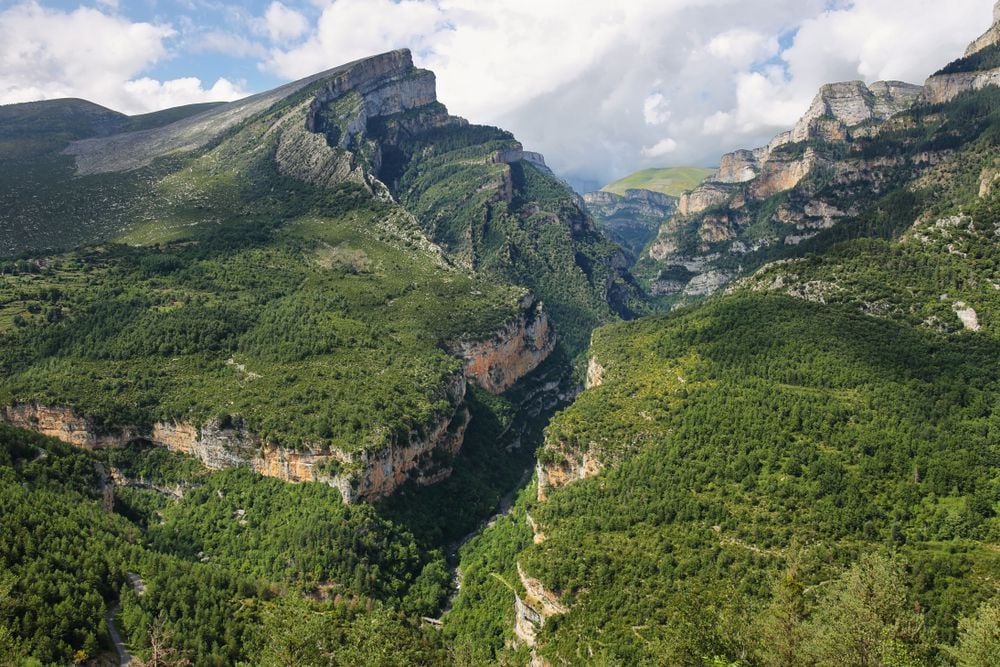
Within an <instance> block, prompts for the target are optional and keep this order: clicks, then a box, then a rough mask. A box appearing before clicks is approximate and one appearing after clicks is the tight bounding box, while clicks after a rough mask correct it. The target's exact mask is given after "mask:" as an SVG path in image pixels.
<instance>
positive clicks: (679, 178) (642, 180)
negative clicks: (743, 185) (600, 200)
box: [601, 167, 715, 197]
mask: <svg viewBox="0 0 1000 667" xmlns="http://www.w3.org/2000/svg"><path fill="white" fill-rule="evenodd" d="M714 171H715V170H714V169H706V168H704V167H664V168H653V169H643V170H642V171H637V172H635V173H634V174H630V175H629V176H626V177H625V178H622V179H620V180H617V181H615V182H614V183H611V184H609V185H605V186H604V187H603V188H601V189H602V190H604V191H605V192H614V193H615V194H616V195H624V194H625V191H626V190H652V191H653V192H662V193H663V194H665V195H670V196H671V197H680V196H681V195H682V194H684V192H686V191H687V190H693V189H694V188H695V187H696V186H697V185H698V184H699V183H701V182H702V181H703V180H704V179H705V178H706V177H708V176H710V175H711V174H712V173H714Z"/></svg>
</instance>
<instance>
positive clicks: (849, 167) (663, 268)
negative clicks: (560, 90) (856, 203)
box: [646, 81, 923, 299]
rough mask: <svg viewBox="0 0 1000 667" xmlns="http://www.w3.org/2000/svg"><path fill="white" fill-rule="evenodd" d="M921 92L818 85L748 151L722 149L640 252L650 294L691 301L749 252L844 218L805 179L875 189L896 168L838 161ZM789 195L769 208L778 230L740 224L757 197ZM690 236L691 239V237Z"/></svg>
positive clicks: (888, 86) (717, 284)
mask: <svg viewBox="0 0 1000 667" xmlns="http://www.w3.org/2000/svg"><path fill="white" fill-rule="evenodd" d="M922 94H923V88H922V87H920V86H915V85H911V84H907V83H902V82H899V81H880V82H876V83H873V84H871V85H865V83H864V82H861V81H847V82H843V83H835V84H829V85H825V86H823V87H822V88H821V89H820V91H819V92H818V93H817V95H816V97H815V98H814V99H813V102H812V104H811V105H810V106H809V109H808V110H807V111H806V113H805V114H804V115H803V116H802V118H801V119H799V121H798V122H797V123H796V124H795V126H794V127H793V128H792V129H791V130H788V131H787V132H782V133H780V134H778V135H777V136H776V137H775V138H774V139H773V140H771V142H770V143H769V144H768V145H766V146H762V147H760V148H756V149H754V150H738V151H734V152H732V153H729V154H727V155H724V156H723V157H722V159H721V161H720V165H719V169H718V171H716V172H715V174H713V175H712V176H709V177H708V178H707V179H705V181H704V182H702V183H701V184H700V185H699V186H698V187H697V188H695V189H694V190H692V191H690V192H686V193H684V194H683V195H682V196H681V198H680V202H679V204H678V208H677V215H676V216H674V217H672V218H671V219H669V220H668V221H667V222H665V223H664V224H663V225H661V226H660V228H659V230H658V233H657V236H656V238H655V239H654V240H653V241H652V242H651V243H650V244H649V246H648V249H647V251H646V253H647V255H648V257H649V259H651V260H653V262H655V263H656V266H657V270H656V272H655V273H649V274H647V281H648V289H649V291H650V292H651V293H652V294H654V295H655V296H668V297H673V298H680V299H683V298H696V297H702V296H706V295H708V294H712V293H713V292H715V291H718V290H719V289H721V288H723V287H724V286H726V285H727V284H729V283H730V282H731V281H732V280H734V279H735V278H737V277H739V275H741V271H742V269H741V268H739V266H734V264H736V263H734V262H732V261H728V262H727V261H725V260H726V259H728V258H730V257H732V256H734V255H735V256H738V257H739V258H740V259H739V260H738V263H739V264H742V261H743V260H742V258H743V257H744V256H746V255H750V254H752V253H756V252H758V251H760V250H762V249H764V248H768V247H775V246H778V247H780V246H794V245H798V244H800V243H803V242H805V241H807V240H809V239H810V238H812V237H814V236H815V235H816V233H817V232H816V231H814V230H817V229H826V228H829V227H831V226H833V225H835V224H837V222H838V221H839V220H840V218H842V217H844V216H845V215H847V212H845V211H840V210H837V209H836V207H833V206H831V205H830V204H829V203H828V202H826V201H824V200H822V199H819V198H817V197H816V196H815V194H814V193H813V192H812V191H810V190H809V185H808V182H809V178H810V177H811V176H812V175H814V174H819V173H822V174H825V175H826V176H825V177H826V178H832V179H834V180H836V181H837V182H838V183H842V184H845V185H847V186H851V185H853V184H860V183H862V182H866V183H869V184H870V185H869V186H868V187H869V190H873V191H877V189H878V187H879V186H880V183H881V182H882V181H884V180H885V179H884V178H883V176H882V175H881V171H883V170H886V169H891V168H894V167H896V166H897V165H895V164H893V165H889V164H881V163H877V162H878V161H877V160H876V161H870V162H866V161H864V160H861V161H858V160H856V159H852V158H850V157H844V153H846V152H847V150H846V147H849V146H850V145H851V144H852V142H853V141H855V140H856V139H859V138H866V137H869V136H871V135H872V134H874V133H877V132H878V128H879V127H881V125H882V124H884V123H885V122H887V121H888V120H889V119H890V118H892V117H894V116H895V115H897V114H899V113H900V112H902V111H905V110H907V109H909V108H910V107H912V106H913V105H914V104H917V103H918V102H919V101H920V100H921V95H922ZM783 193H795V194H794V196H789V200H788V201H787V202H786V203H780V204H778V205H776V206H775V207H774V208H773V209H769V212H770V218H771V219H770V221H768V222H769V223H770V224H768V225H767V226H768V227H770V228H772V229H775V230H783V233H781V232H778V233H775V234H774V235H773V236H771V235H768V236H761V234H760V231H761V227H760V226H759V227H758V228H757V230H756V232H755V233H753V234H751V235H748V234H747V233H746V230H747V229H748V228H749V227H750V225H751V224H752V223H753V222H754V218H755V216H757V215H759V212H758V209H759V207H760V206H761V205H762V203H763V202H766V201H768V200H771V199H772V198H774V197H776V196H777V195H781V194H783ZM692 240H696V243H693V242H692Z"/></svg>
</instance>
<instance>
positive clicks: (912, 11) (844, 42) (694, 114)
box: [262, 0, 993, 181]
mask: <svg viewBox="0 0 1000 667" xmlns="http://www.w3.org/2000/svg"><path fill="white" fill-rule="evenodd" d="M315 4H316V5H317V6H320V7H321V8H322V14H321V17H320V18H319V20H318V22H316V24H315V26H314V27H313V29H312V31H311V32H310V34H309V36H308V37H307V38H305V39H304V41H303V42H302V43H301V44H298V45H295V46H293V47H286V48H275V49H273V50H272V52H271V54H270V55H269V56H268V58H266V59H265V61H264V63H263V64H262V67H263V68H264V69H265V70H266V71H270V72H274V73H277V74H279V75H280V76H282V77H286V78H296V77H301V76H306V75H308V74H311V73H313V72H316V71H319V70H322V69H327V68H330V67H333V66H336V65H338V64H341V63H344V62H347V61H350V60H353V59H356V58H361V57H364V56H366V55H369V54H373V53H378V52H382V51H386V50H390V49H394V48H399V47H404V46H408V47H410V48H411V49H413V51H414V55H415V58H416V60H417V62H418V64H420V65H421V66H424V67H428V68H430V69H432V70H434V71H435V73H436V74H437V75H438V84H439V85H438V88H439V91H438V92H439V98H440V99H441V101H442V102H444V103H445V104H447V105H448V106H449V108H450V109H451V110H452V112H454V113H458V114H460V115H463V116H466V117H467V118H470V119H471V120H473V121H474V122H480V123H490V124H497V125H501V126H502V127H506V128H507V129H510V130H512V131H513V132H514V133H515V134H516V135H517V136H518V138H520V139H521V140H522V141H523V142H524V143H525V144H526V145H528V146H530V147H532V148H536V149H538V150H541V151H543V152H545V153H546V154H547V157H548V159H549V162H550V164H552V165H553V167H554V168H555V169H556V170H557V171H559V172H560V173H563V174H565V175H567V176H570V177H571V178H572V177H577V178H592V179H594V180H596V181H607V180H610V179H611V178H612V177H614V176H618V175H621V174H622V173H625V172H627V171H631V170H633V169H636V168H638V167H642V166H647V165H651V164H657V163H662V162H663V161H664V160H665V159H670V160H671V161H673V162H674V163H678V164H680V163H695V164H706V165H707V164H713V163H715V162H716V161H717V160H718V157H719V155H720V154H721V153H722V152H725V151H728V150H732V149H734V148H738V147H741V146H747V147H752V146H755V145H759V144H761V143H764V142H766V141H767V140H768V139H770V137H771V136H772V135H773V134H775V133H776V132H777V131H779V130H782V129H786V128H788V127H789V126H791V125H792V124H794V122H795V121H796V120H797V118H798V117H799V116H800V115H801V114H802V113H803V112H804V111H805V109H806V108H807V107H808V105H809V102H810V100H811V99H812V97H813V95H814V94H815V93H816V91H817V89H818V88H819V86H820V85H822V84H823V83H828V82H832V81H838V80H845V79H858V78H861V79H866V80H868V81H873V80H875V79H881V78H900V79H906V80H911V81H915V82H921V81H922V80H923V79H924V78H925V77H926V76H927V75H928V74H930V73H931V72H933V71H934V70H935V69H937V68H938V67H940V66H942V65H944V64H945V63H946V62H947V61H948V60H950V59H951V58H953V57H956V56H957V55H960V54H961V51H962V49H963V48H964V45H965V44H966V43H967V42H969V41H970V40H971V39H972V38H974V37H975V36H976V35H978V34H979V33H980V32H982V31H983V30H984V29H985V28H986V26H987V25H988V24H989V19H990V8H991V6H992V4H993V0H949V2H947V3H943V2H940V0H853V1H852V2H841V3H837V4H831V3H830V2H828V0H630V1H629V2H626V3H608V2H607V1H606V0H546V1H544V2H539V1H538V0H493V1H492V2H489V3H483V2H481V1H479V0H400V1H399V2H395V1H393V0H336V1H335V2H334V1H331V0H327V2H321V1H319V0H316V2H315ZM831 7H834V8H833V9H831ZM789 35H792V36H793V38H791V39H790V38H789V37H787V36H789ZM916 45H919V47H917V46H916ZM783 48H784V50H782V49H783ZM665 136H666V137H669V139H664V137H665Z"/></svg>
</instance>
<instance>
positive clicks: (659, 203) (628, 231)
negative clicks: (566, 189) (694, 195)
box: [583, 189, 677, 255]
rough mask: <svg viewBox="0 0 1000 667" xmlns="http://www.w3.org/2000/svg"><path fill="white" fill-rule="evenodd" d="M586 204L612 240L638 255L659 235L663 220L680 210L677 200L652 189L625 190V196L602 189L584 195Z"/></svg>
mask: <svg viewBox="0 0 1000 667" xmlns="http://www.w3.org/2000/svg"><path fill="white" fill-rule="evenodd" d="M583 202H584V205H585V206H586V207H587V210H588V211H590V213H591V215H593V216H594V218H595V219H596V220H597V222H598V224H599V225H600V226H601V227H603V228H604V229H605V230H606V231H607V232H608V234H609V235H610V236H611V238H612V239H614V240H615V241H617V242H618V243H619V244H620V245H622V246H624V247H625V248H628V249H629V250H631V251H632V252H633V253H634V254H635V255H638V254H639V253H640V252H642V249H643V248H644V247H645V246H646V245H647V244H648V243H649V242H650V241H651V240H652V239H653V238H654V237H655V236H656V230H657V229H658V228H659V226H660V224H662V223H663V221H664V220H666V219H668V218H669V217H670V216H672V215H673V214H674V213H675V212H676V211H677V199H676V198H674V197H671V196H669V195H665V194H663V193H660V192H653V191H652V190H639V189H633V190H626V191H625V194H624V195H618V194H615V193H613V192H606V191H604V190H600V191H597V192H588V193H587V194H585V195H583Z"/></svg>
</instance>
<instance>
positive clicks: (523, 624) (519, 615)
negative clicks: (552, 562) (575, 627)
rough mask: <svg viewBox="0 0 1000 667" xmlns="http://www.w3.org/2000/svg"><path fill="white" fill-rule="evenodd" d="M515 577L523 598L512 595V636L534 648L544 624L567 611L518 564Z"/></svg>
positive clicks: (557, 598)
mask: <svg viewBox="0 0 1000 667" xmlns="http://www.w3.org/2000/svg"><path fill="white" fill-rule="evenodd" d="M517 576H518V579H520V581H521V586H522V587H523V588H524V597H521V596H520V595H519V594H517V593H515V594H514V634H516V635H517V638H518V639H520V640H521V641H522V642H524V644H525V645H526V646H530V647H534V646H535V643H536V640H537V637H538V632H539V631H540V630H541V629H542V627H544V625H545V622H546V621H547V620H548V619H550V618H552V617H553V616H557V615H559V614H565V613H566V612H567V611H569V609H568V608H567V607H566V606H565V605H563V604H562V603H561V602H560V601H559V596H557V595H556V594H555V593H552V592H551V591H548V590H546V589H545V587H544V586H543V585H542V582H540V581H539V580H537V579H534V578H532V577H529V576H528V575H527V574H525V573H524V568H522V567H521V564H520V563H518V564H517Z"/></svg>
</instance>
